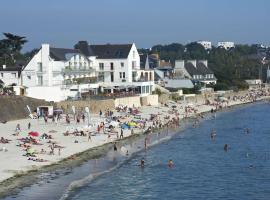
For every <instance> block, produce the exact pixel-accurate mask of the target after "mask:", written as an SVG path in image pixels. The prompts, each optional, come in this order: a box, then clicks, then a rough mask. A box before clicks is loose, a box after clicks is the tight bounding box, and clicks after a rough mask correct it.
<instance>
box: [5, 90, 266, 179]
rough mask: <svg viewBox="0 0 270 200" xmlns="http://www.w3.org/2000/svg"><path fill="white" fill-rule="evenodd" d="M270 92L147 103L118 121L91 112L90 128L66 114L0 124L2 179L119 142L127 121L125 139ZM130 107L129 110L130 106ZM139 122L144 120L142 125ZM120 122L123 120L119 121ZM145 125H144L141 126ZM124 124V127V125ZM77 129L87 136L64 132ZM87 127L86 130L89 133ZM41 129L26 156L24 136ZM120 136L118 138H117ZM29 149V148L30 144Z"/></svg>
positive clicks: (118, 114)
mask: <svg viewBox="0 0 270 200" xmlns="http://www.w3.org/2000/svg"><path fill="white" fill-rule="evenodd" d="M269 97H270V96H269V93H268V92H267V91H256V92H254V91H253V92H252V93H250V92H245V93H241V95H240V94H239V95H234V96H231V97H230V98H229V99H228V101H223V102H216V101H214V100H212V101H211V103H210V104H208V105H206V104H205V102H204V101H203V102H193V103H191V102H184V101H178V102H174V101H168V102H167V103H166V104H165V105H160V106H159V107H153V106H145V107H141V108H136V111H137V112H136V114H130V113H128V111H120V112H117V111H116V110H114V111H113V117H114V118H116V119H117V120H118V121H115V120H111V119H110V117H105V115H104V113H103V114H102V116H99V115H91V117H90V120H89V121H90V127H88V126H87V125H88V120H87V119H86V120H85V122H82V120H81V121H80V123H77V122H76V120H74V119H73V117H70V118H71V122H70V124H67V123H66V121H65V115H63V116H62V119H61V120H60V121H59V122H52V120H51V119H49V120H48V122H47V123H45V121H44V120H43V119H42V118H41V119H30V118H29V119H22V120H16V121H9V122H7V123H5V124H3V123H1V124H0V137H3V138H4V139H5V140H7V141H8V143H0V150H1V151H0V160H1V163H2V165H0V182H2V183H3V182H5V180H7V179H9V178H11V177H14V176H15V175H18V174H25V173H26V172H27V171H30V170H36V169H37V170H38V169H41V167H42V166H49V165H52V164H55V163H58V162H60V161H62V160H63V159H66V158H69V159H74V156H73V155H74V154H78V153H81V152H84V151H87V150H89V149H93V148H94V147H98V146H101V145H104V144H106V143H113V142H115V141H119V140H121V139H120V135H121V126H122V125H123V124H124V123H127V124H128V123H130V122H132V123H134V122H136V126H132V128H130V129H128V128H123V129H122V130H123V136H124V138H126V137H129V136H131V134H132V133H133V134H134V135H136V134H142V133H143V132H145V131H147V130H149V127H152V128H159V127H163V128H164V126H166V124H170V123H171V124H170V125H172V122H173V120H175V119H178V120H180V125H181V119H183V118H185V117H187V118H189V117H194V118H197V117H201V115H200V113H204V112H210V111H211V110H212V112H213V111H215V110H216V109H217V110H218V111H220V110H222V109H224V108H227V107H231V106H235V105H239V104H244V103H251V102H253V101H254V100H255V99H256V101H258V100H263V99H267V98H269ZM127 110H129V109H127ZM138 120H139V121H142V123H141V124H140V123H139V122H138ZM102 122H104V124H105V128H104V131H105V134H104V132H103V129H101V130H100V131H98V129H97V126H98V125H100V124H102ZM119 122H120V123H119ZM28 123H31V127H30V129H28ZM112 123H113V124H114V126H115V128H113V130H111V131H109V130H110V129H109V126H110V125H111V124H112ZM17 124H20V129H21V130H20V131H19V134H16V131H15V129H16V126H17ZM142 124H143V125H142ZM122 127H123V126H122ZM76 129H77V131H78V133H80V132H81V131H84V133H87V134H85V135H84V136H80V135H77V136H76V135H75V134H69V135H68V136H66V135H64V133H66V132H67V131H68V132H69V133H73V132H74V131H75V130H76ZM86 130H87V132H86ZM31 131H33V132H38V133H39V135H38V136H37V137H32V138H33V139H34V140H35V142H36V143H30V146H31V147H30V148H31V151H32V152H34V153H33V154H34V157H31V156H30V157H29V156H25V155H26V154H27V148H26V147H25V146H24V144H25V143H24V142H23V140H22V139H23V138H26V137H28V138H29V135H28V133H29V132H31ZM44 133H46V135H50V136H51V139H49V138H47V139H46V138H45V137H42V135H43V134H44ZM89 133H91V140H89V138H88V137H89ZM117 135H118V137H117ZM52 143H54V145H56V148H55V149H54V153H53V154H51V152H50V151H51V145H52ZM28 149H29V147H28Z"/></svg>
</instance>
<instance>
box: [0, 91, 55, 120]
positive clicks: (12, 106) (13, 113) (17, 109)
mask: <svg viewBox="0 0 270 200" xmlns="http://www.w3.org/2000/svg"><path fill="white" fill-rule="evenodd" d="M27 105H28V106H29V107H30V109H31V111H32V112H33V111H34V110H35V109H36V108H37V106H41V105H50V103H49V102H46V101H44V100H39V99H34V98H30V97H23V96H0V121H10V120H16V119H23V118H26V117H28V116H29V111H28V110H27V107H26V106H27Z"/></svg>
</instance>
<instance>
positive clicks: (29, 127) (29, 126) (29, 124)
mask: <svg viewBox="0 0 270 200" xmlns="http://www.w3.org/2000/svg"><path fill="white" fill-rule="evenodd" d="M30 129H31V123H30V122H29V123H28V130H30Z"/></svg>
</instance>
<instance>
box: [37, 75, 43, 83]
mask: <svg viewBox="0 0 270 200" xmlns="http://www.w3.org/2000/svg"><path fill="white" fill-rule="evenodd" d="M37 78H38V85H43V77H42V76H38V77H37Z"/></svg>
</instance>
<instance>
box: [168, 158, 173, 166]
mask: <svg viewBox="0 0 270 200" xmlns="http://www.w3.org/2000/svg"><path fill="white" fill-rule="evenodd" d="M168 167H169V168H172V167H173V161H172V159H170V160H169V161H168Z"/></svg>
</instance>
